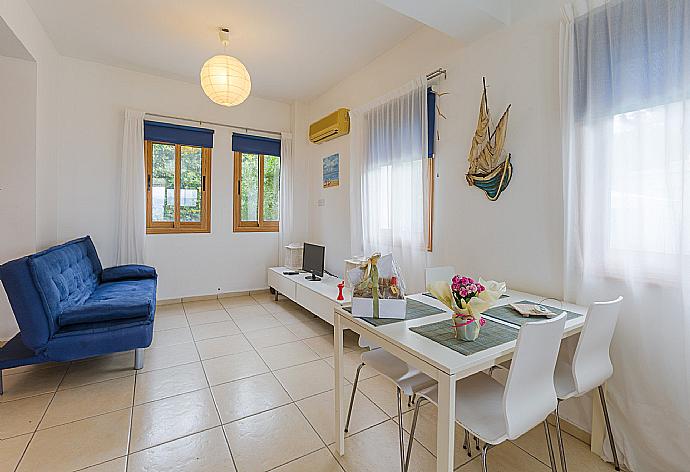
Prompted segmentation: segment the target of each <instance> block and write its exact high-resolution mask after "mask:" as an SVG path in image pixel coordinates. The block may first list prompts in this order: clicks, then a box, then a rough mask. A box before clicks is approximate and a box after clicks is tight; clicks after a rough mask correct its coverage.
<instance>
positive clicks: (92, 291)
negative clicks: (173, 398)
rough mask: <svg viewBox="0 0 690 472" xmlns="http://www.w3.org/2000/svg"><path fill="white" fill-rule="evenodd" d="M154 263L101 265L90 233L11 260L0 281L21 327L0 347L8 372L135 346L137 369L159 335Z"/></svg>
mask: <svg viewBox="0 0 690 472" xmlns="http://www.w3.org/2000/svg"><path fill="white" fill-rule="evenodd" d="M157 279H158V276H157V274H156V270H155V269H154V268H153V267H148V266H143V265H125V266H118V267H111V268H108V269H103V268H102V266H101V261H100V260H99V259H98V254H96V248H95V247H94V245H93V242H92V241H91V238H90V237H89V236H86V237H84V238H80V239H75V240H74V241H70V242H68V243H65V244H62V245H60V246H55V247H52V248H50V249H47V250H45V251H42V252H39V253H37V254H33V255H31V256H26V257H22V258H20V259H16V260H14V261H10V262H7V263H5V264H3V265H1V266H0V280H2V285H3V286H4V288H5V291H6V292H7V297H8V298H9V301H10V305H11V306H12V310H13V311H14V316H15V318H16V319H17V324H18V325H19V329H20V332H19V333H18V334H17V335H16V336H15V337H14V338H12V339H11V340H10V341H9V342H7V343H6V344H5V345H4V346H3V347H2V348H0V394H1V393H2V369H9V368H12V367H18V366H23V365H30V364H38V363H41V362H47V361H71V360H75V359H84V358H87V357H92V356H98V355H102V354H109V353H113V352H120V351H129V350H132V349H134V350H135V352H136V355H135V368H141V367H143V348H145V347H148V346H149V345H150V344H151V340H152V338H153V316H154V313H155V311H156V283H157Z"/></svg>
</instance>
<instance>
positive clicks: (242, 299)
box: [218, 295, 259, 308]
mask: <svg viewBox="0 0 690 472" xmlns="http://www.w3.org/2000/svg"><path fill="white" fill-rule="evenodd" d="M218 301H219V302H220V304H221V305H223V306H224V307H225V308H230V307H238V306H252V305H258V304H259V302H257V301H256V300H254V298H252V297H251V296H250V295H242V296H239V297H225V298H219V299H218Z"/></svg>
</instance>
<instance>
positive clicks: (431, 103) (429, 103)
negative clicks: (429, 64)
mask: <svg viewBox="0 0 690 472" xmlns="http://www.w3.org/2000/svg"><path fill="white" fill-rule="evenodd" d="M426 114H427V132H428V144H427V145H428V146H429V152H428V154H427V157H430V158H431V157H434V152H435V149H434V143H435V142H436V92H434V91H433V90H432V89H431V87H429V88H428V89H427V91H426Z"/></svg>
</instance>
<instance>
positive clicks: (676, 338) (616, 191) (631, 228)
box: [561, 0, 690, 472]
mask: <svg viewBox="0 0 690 472" xmlns="http://www.w3.org/2000/svg"><path fill="white" fill-rule="evenodd" d="M564 13H565V15H564V21H563V24H562V29H561V45H562V56H561V96H562V110H563V116H562V120H563V154H564V159H565V160H564V197H565V213H566V221H565V235H566V261H565V263H566V270H565V290H566V297H567V298H568V299H570V300H573V301H577V302H579V303H585V304H586V303H590V302H591V301H593V300H601V299H612V298H614V297H615V296H617V295H619V294H621V295H623V296H624V297H625V300H624V307H623V310H622V312H621V316H620V321H619V324H618V327H617V329H616V333H615V336H614V340H613V345H612V358H613V365H614V376H613V378H612V379H611V380H610V381H609V383H608V396H609V410H610V414H611V419H612V422H613V428H614V431H613V432H614V437H615V439H616V443H617V446H618V448H619V449H620V451H619V452H621V453H622V454H623V456H624V458H625V462H626V463H627V464H628V466H629V467H630V468H631V469H632V470H633V471H645V472H647V471H671V470H674V471H680V470H688V467H689V466H688V464H690V448H688V447H687V439H688V437H690V101H688V93H689V92H690V2H687V1H686V0H623V1H615V2H614V1H608V2H601V1H600V2H598V3H597V4H593V2H580V3H576V4H571V5H568V6H567V7H566V8H565V9H564ZM593 449H594V444H593ZM608 449H609V448H608V444H606V447H605V451H606V452H605V453H604V455H605V456H606V457H607V458H610V452H609V451H608Z"/></svg>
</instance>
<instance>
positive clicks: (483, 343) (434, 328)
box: [410, 320, 518, 356]
mask: <svg viewBox="0 0 690 472" xmlns="http://www.w3.org/2000/svg"><path fill="white" fill-rule="evenodd" d="M410 330H411V331H414V332H415V333H417V334H421V335H422V336H424V337H425V338H429V339H431V340H432V341H436V342H437V343H439V344H441V345H443V346H446V347H447V348H449V349H452V350H453V351H456V352H459V353H460V354H464V355H465V356H469V355H471V354H476V353H478V352H480V351H483V350H485V349H489V348H492V347H494V346H499V345H501V344H504V343H507V342H510V341H515V340H516V339H517V337H518V330H517V328H513V327H510V326H506V325H504V324H501V323H496V322H495V321H491V320H486V324H485V325H484V326H482V329H481V330H480V331H479V337H478V338H477V339H475V340H474V341H461V340H459V339H455V332H454V330H453V321H452V320H443V321H439V322H436V323H431V324H428V325H422V326H417V327H415V328H410Z"/></svg>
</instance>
